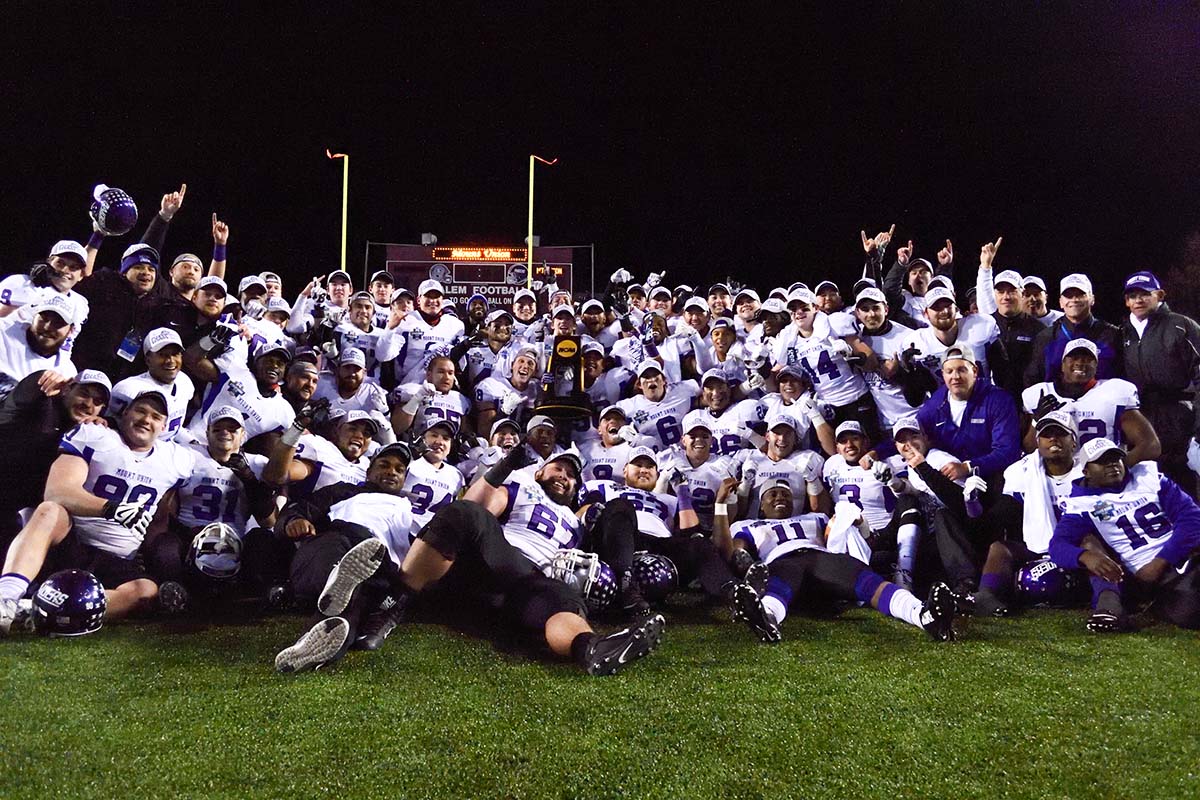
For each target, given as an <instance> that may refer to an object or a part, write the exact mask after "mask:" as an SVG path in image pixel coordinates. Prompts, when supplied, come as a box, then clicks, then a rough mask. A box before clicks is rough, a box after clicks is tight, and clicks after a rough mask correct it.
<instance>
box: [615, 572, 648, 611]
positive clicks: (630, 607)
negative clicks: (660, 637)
mask: <svg viewBox="0 0 1200 800" xmlns="http://www.w3.org/2000/svg"><path fill="white" fill-rule="evenodd" d="M621 611H622V612H623V613H624V614H625V616H626V617H627V618H629V619H641V618H642V617H648V616H650V603H648V602H647V601H646V598H645V597H643V596H642V590H641V588H640V587H639V586H638V585H637V581H635V580H634V579H633V572H632V570H631V571H629V572H627V573H625V574H624V575H622V576H621Z"/></svg>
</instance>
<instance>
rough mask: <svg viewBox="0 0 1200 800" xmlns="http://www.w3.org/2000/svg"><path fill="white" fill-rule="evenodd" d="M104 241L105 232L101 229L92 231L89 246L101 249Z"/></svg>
mask: <svg viewBox="0 0 1200 800" xmlns="http://www.w3.org/2000/svg"><path fill="white" fill-rule="evenodd" d="M103 242H104V234H103V233H101V232H100V231H92V235H91V238H89V239H88V242H87V246H88V248H93V247H94V248H96V249H97V250H99V249H100V245H101V244H103Z"/></svg>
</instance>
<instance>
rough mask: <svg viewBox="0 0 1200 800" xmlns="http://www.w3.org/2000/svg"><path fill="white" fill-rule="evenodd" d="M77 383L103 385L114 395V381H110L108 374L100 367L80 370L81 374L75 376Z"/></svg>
mask: <svg viewBox="0 0 1200 800" xmlns="http://www.w3.org/2000/svg"><path fill="white" fill-rule="evenodd" d="M75 383H77V384H83V383H91V384H94V385H96V386H103V387H104V389H105V391H107V392H108V393H109V395H112V381H110V380H109V379H108V376H107V375H105V374H104V373H103V372H101V371H100V370H98V369H84V370H80V371H79V374H78V375H76V376H75Z"/></svg>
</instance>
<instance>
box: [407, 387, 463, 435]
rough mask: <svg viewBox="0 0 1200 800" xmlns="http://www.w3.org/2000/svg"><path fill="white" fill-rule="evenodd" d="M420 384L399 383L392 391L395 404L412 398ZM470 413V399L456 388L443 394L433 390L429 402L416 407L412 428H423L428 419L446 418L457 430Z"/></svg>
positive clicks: (417, 429)
mask: <svg viewBox="0 0 1200 800" xmlns="http://www.w3.org/2000/svg"><path fill="white" fill-rule="evenodd" d="M421 385H422V384H420V383H404V384H401V385H400V386H397V387H396V390H395V391H394V392H392V396H393V397H395V398H396V402H397V404H398V405H401V406H402V405H404V404H405V403H407V402H408V401H409V400H411V399H412V397H413V395H414V394H416V393H417V391H418V390H420V388H421ZM470 413H471V401H470V400H468V399H467V396H466V395H464V394H463V393H462V392H460V391H458V390H457V389H451V390H450V391H448V392H446V393H445V394H442V393H441V392H434V395H433V397H431V398H429V402H428V403H425V404H423V405H422V406H421V407H420V408H419V409H417V414H416V416H414V417H413V424H412V430H414V431H420V430H424V429H425V423H426V421H427V420H430V419H444V420H447V421H448V422H450V423H451V424H453V425H454V427H455V430H458V429H461V428H462V421H463V418H464V417H466V416H467V415H468V414H470Z"/></svg>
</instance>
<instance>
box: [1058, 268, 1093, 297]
mask: <svg viewBox="0 0 1200 800" xmlns="http://www.w3.org/2000/svg"><path fill="white" fill-rule="evenodd" d="M1067 289H1078V290H1080V291H1081V292H1086V293H1087V294H1091V293H1092V279H1091V278H1089V277H1088V276H1087V275H1084V274H1083V273H1082V272H1072V273H1071V274H1070V275H1068V276H1066V277H1065V278H1063V279H1062V280H1061V281H1059V283H1058V293H1059V294H1062V293H1063V292H1065V291H1066V290H1067Z"/></svg>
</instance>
